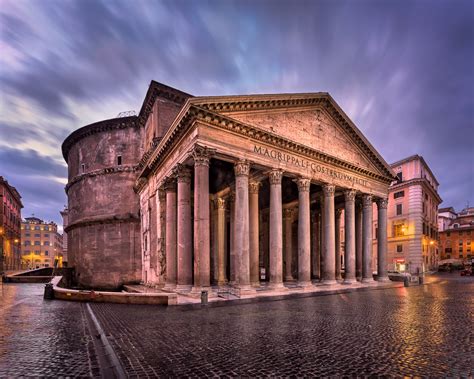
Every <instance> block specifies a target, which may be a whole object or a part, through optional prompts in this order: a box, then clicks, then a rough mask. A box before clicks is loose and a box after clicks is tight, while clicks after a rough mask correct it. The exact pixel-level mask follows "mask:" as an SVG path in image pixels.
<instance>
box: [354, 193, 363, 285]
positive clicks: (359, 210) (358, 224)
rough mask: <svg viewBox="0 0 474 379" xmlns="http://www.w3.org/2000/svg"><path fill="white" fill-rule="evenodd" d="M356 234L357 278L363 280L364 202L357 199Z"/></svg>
mask: <svg viewBox="0 0 474 379" xmlns="http://www.w3.org/2000/svg"><path fill="white" fill-rule="evenodd" d="M355 234H356V258H355V262H356V263H355V264H356V279H357V280H359V281H360V280H362V204H361V203H360V201H357V200H356V205H355Z"/></svg>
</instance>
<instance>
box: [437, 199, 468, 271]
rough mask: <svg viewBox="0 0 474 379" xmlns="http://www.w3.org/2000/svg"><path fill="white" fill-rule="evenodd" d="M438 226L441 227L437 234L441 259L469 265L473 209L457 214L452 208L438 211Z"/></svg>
mask: <svg viewBox="0 0 474 379" xmlns="http://www.w3.org/2000/svg"><path fill="white" fill-rule="evenodd" d="M438 224H442V225H443V230H442V231H441V232H440V233H439V245H440V250H441V259H442V260H445V259H456V260H459V261H463V262H465V263H470V262H471V259H472V258H473V254H472V250H471V247H472V245H471V241H472V240H473V237H474V207H466V208H464V209H463V210H462V211H461V212H459V213H456V211H455V210H454V208H452V207H449V208H443V209H440V212H439V216H438Z"/></svg>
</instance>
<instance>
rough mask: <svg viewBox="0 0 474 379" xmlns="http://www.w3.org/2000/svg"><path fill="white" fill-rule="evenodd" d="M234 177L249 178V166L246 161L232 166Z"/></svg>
mask: <svg viewBox="0 0 474 379" xmlns="http://www.w3.org/2000/svg"><path fill="white" fill-rule="evenodd" d="M234 172H235V176H249V173H250V164H249V162H248V161H247V160H245V159H241V160H239V161H238V162H236V163H235V164H234Z"/></svg>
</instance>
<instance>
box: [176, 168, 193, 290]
mask: <svg viewBox="0 0 474 379" xmlns="http://www.w3.org/2000/svg"><path fill="white" fill-rule="evenodd" d="M177 177H178V222H177V226H178V247H177V256H178V262H177V266H178V267H177V269H178V289H180V290H188V289H189V290H190V289H191V287H192V284H193V282H192V281H193V271H192V270H193V265H192V241H191V238H192V231H191V171H190V170H189V169H188V168H187V167H185V166H182V165H178V168H177Z"/></svg>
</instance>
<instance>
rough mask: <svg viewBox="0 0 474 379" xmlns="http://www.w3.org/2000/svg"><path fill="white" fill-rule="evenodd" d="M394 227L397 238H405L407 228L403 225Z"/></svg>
mask: <svg viewBox="0 0 474 379" xmlns="http://www.w3.org/2000/svg"><path fill="white" fill-rule="evenodd" d="M394 227H395V230H394V235H395V237H403V236H404V235H405V226H404V225H403V224H398V225H394Z"/></svg>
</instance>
